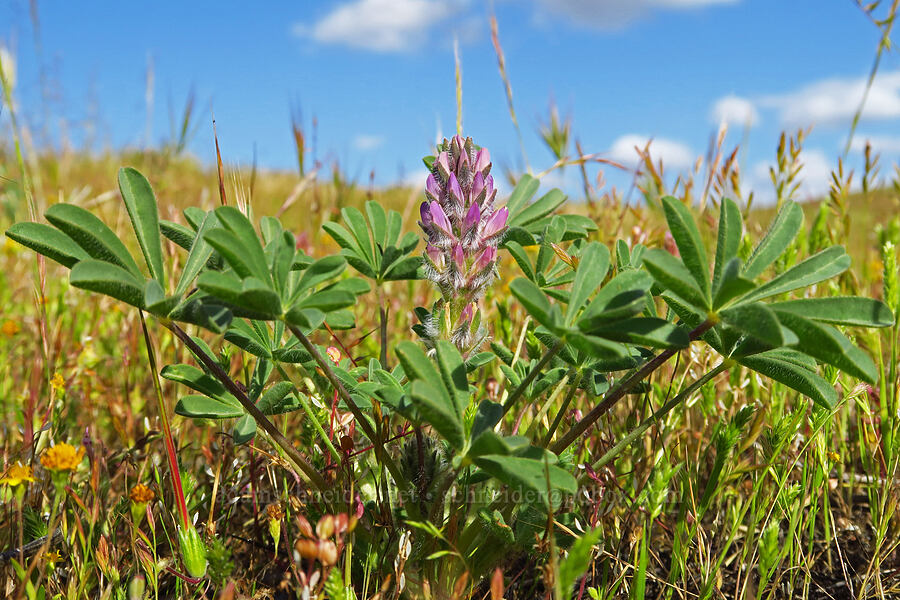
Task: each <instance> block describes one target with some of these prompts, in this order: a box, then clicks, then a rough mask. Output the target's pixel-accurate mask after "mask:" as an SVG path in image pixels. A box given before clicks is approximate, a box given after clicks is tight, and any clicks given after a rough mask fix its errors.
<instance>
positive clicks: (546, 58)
mask: <svg viewBox="0 0 900 600" xmlns="http://www.w3.org/2000/svg"><path fill="white" fill-rule="evenodd" d="M30 6H31V3H30V2H28V1H27V0H9V1H7V2H5V3H3V4H2V5H0V45H2V46H5V47H6V48H8V49H9V50H10V51H11V53H12V55H13V56H14V57H15V62H16V67H17V69H16V70H17V76H16V79H17V81H16V87H15V95H16V97H17V102H18V105H19V107H20V109H21V112H22V113H23V114H24V115H25V116H26V118H27V121H28V123H29V124H30V126H31V127H32V128H33V129H34V130H35V131H48V132H49V133H50V138H51V139H52V140H55V141H56V142H58V141H59V140H60V139H61V137H62V136H63V135H65V136H67V137H68V139H70V140H71V141H72V143H73V144H74V145H75V146H76V147H81V146H84V145H88V144H89V145H90V147H91V148H92V149H93V150H101V149H103V148H105V147H110V146H111V147H122V146H141V145H145V144H146V143H147V141H148V140H147V135H146V134H147V121H148V119H147V113H148V110H147V67H148V63H149V62H150V61H152V64H153V86H152V96H153V110H152V115H151V116H152V118H151V121H150V138H149V141H150V142H151V143H153V144H159V143H161V142H162V141H164V140H165V139H167V138H168V137H169V135H170V125H169V121H170V106H171V110H172V111H174V112H175V113H176V114H177V113H178V112H179V111H180V109H181V106H182V105H183V104H184V101H185V99H186V97H187V96H188V94H189V91H190V90H191V89H193V90H194V91H195V94H196V98H197V105H198V110H199V114H200V117H201V119H202V121H201V122H200V127H199V128H198V132H197V135H196V136H195V137H194V138H193V141H192V143H191V145H190V148H189V149H190V152H191V153H192V154H194V155H196V156H197V157H198V158H199V159H200V160H202V161H204V162H211V161H212V159H213V158H214V148H213V145H212V131H211V125H210V118H211V114H212V112H214V113H215V117H216V121H217V127H218V133H219V141H220V144H221V146H222V151H223V156H224V158H225V160H226V162H227V163H229V164H233V165H249V164H250V163H251V161H252V158H253V153H254V148H255V149H256V153H257V158H258V162H259V164H260V165H261V166H264V167H271V168H285V169H291V168H295V165H296V158H295V154H294V149H293V142H292V138H291V132H290V111H291V107H292V106H295V107H300V108H301V109H302V114H303V118H304V122H305V125H306V126H307V129H308V128H309V125H310V122H311V120H312V118H313V117H315V118H316V119H317V122H318V130H317V132H318V133H317V143H316V146H317V158H318V159H320V160H323V161H326V162H330V161H332V160H335V159H337V160H339V161H340V163H341V165H342V166H343V168H344V169H345V170H346V171H347V172H348V173H349V174H350V175H351V176H353V177H355V178H357V179H358V180H359V181H361V182H365V181H366V180H367V179H368V176H369V173H370V172H371V171H372V170H374V172H375V177H376V181H378V182H380V183H388V182H391V181H395V180H398V179H400V178H404V179H410V178H415V177H417V176H418V175H419V174H420V173H421V170H422V167H421V162H420V159H421V157H422V156H423V155H425V154H427V153H428V152H429V148H430V145H431V144H432V143H433V142H434V140H435V138H436V136H437V134H438V133H439V132H440V133H443V134H445V135H449V134H451V133H454V129H455V119H456V104H455V87H454V85H455V84H454V67H453V39H454V37H457V38H458V39H459V44H460V53H461V57H462V64H463V88H464V91H463V96H464V97H463V101H464V115H463V121H464V128H465V132H466V133H467V134H469V135H472V136H473V137H474V138H475V140H476V142H477V143H479V144H481V145H484V146H488V147H489V148H490V149H491V151H492V154H493V156H494V162H495V164H498V165H500V166H510V167H513V168H517V169H521V168H523V167H524V165H523V161H522V158H521V153H520V151H519V147H518V142H517V138H516V135H515V132H514V129H513V127H512V124H511V121H510V119H509V116H508V113H507V108H506V99H505V95H504V90H503V84H502V81H501V79H500V77H499V74H498V70H497V60H496V56H495V54H494V51H493V47H492V45H491V41H490V30H489V26H488V20H487V17H488V14H489V10H490V6H491V5H490V4H489V3H487V2H482V1H480V0H449V1H445V2H438V1H436V0H341V1H336V2H300V3H297V2H277V1H271V2H265V3H258V4H254V5H251V4H247V3H245V2H224V1H223V2H218V3H215V4H213V3H186V2H171V1H160V2H156V3H154V4H153V9H152V11H149V12H148V11H147V10H146V9H145V8H144V6H145V5H139V3H131V2H122V3H116V4H112V3H104V5H103V6H100V3H75V2H66V3H63V2H46V1H45V2H41V1H38V2H37V8H38V23H39V29H38V32H37V33H38V35H36V34H35V30H34V21H33V20H32V18H31V15H30ZM250 6H253V7H254V8H253V9H251V8H248V7H250ZM256 7H259V9H256ZM263 7H264V8H263ZM493 8H494V10H495V11H496V14H497V17H498V19H499V24H500V38H501V42H502V45H503V49H504V52H505V54H506V61H507V69H508V73H509V76H510V78H511V83H512V88H513V94H514V99H515V106H516V111H517V113H518V116H519V120H520V124H521V127H522V130H523V135H524V138H525V146H526V151H527V154H528V157H529V159H530V166H531V167H532V169H534V170H535V171H540V170H542V169H544V168H546V167H547V166H549V165H550V164H551V163H552V157H551V155H550V153H549V152H548V151H547V149H546V148H544V147H543V146H542V144H541V142H540V139H539V136H538V134H537V127H538V124H539V122H540V121H541V120H546V117H547V114H548V106H549V103H550V100H551V98H553V99H554V100H555V102H556V103H557V104H558V106H559V110H560V112H561V113H562V115H564V116H565V115H566V114H569V115H571V118H572V122H573V130H574V132H575V134H576V135H577V137H578V138H579V139H580V140H581V141H582V144H583V146H584V149H585V151H586V152H599V153H602V154H604V155H605V156H607V157H609V158H612V159H616V160H619V161H621V162H631V161H633V159H634V156H635V154H634V152H633V150H632V147H633V146H634V144H635V143H636V142H641V141H643V140H646V139H647V138H648V137H652V138H653V139H654V142H653V144H652V145H651V154H652V155H654V156H655V157H658V158H659V157H661V158H662V159H663V161H664V163H665V164H666V165H667V170H668V171H669V172H670V173H674V172H677V171H678V170H679V169H683V168H687V167H688V166H689V165H690V164H692V163H693V161H694V159H695V158H696V157H698V156H700V155H702V154H704V153H705V150H706V148H707V145H708V141H709V139H710V136H711V135H713V134H714V133H715V132H716V130H717V129H718V125H719V123H720V122H722V121H723V120H724V121H726V122H728V123H730V132H731V133H730V134H729V138H728V139H729V143H732V144H733V143H738V142H740V141H741V140H742V139H746V147H745V150H744V153H743V155H742V169H743V173H744V177H745V181H746V182H748V184H749V185H751V186H753V187H754V188H757V187H758V188H759V192H760V194H761V195H762V196H763V197H765V195H766V190H765V188H766V187H767V184H766V183H765V179H766V178H765V172H766V167H767V165H768V164H769V163H771V162H772V160H773V158H774V153H775V145H776V143H777V141H778V134H779V132H780V131H781V130H783V129H788V130H795V129H796V128H797V127H801V126H808V125H814V126H815V128H814V130H813V133H812V135H811V136H810V137H809V139H808V142H807V144H806V151H805V154H804V159H805V162H806V169H805V171H806V185H805V188H804V190H805V193H809V194H812V193H819V192H822V191H824V190H825V189H827V182H828V171H829V169H830V167H831V166H832V165H834V164H835V163H836V159H837V157H838V156H839V155H840V154H841V151H842V146H843V144H844V142H845V140H846V134H847V131H848V129H849V123H850V118H851V115H852V113H853V111H854V110H855V109H856V107H857V105H858V102H859V99H860V95H861V93H862V89H863V82H864V79H865V77H866V75H867V73H868V70H869V69H870V67H871V64H872V60H873V57H874V52H875V49H876V45H877V43H878V39H879V35H880V34H879V31H878V30H877V28H876V27H875V26H874V25H873V24H872V23H871V22H870V21H869V20H868V18H867V17H866V16H865V15H864V14H863V13H862V12H861V11H860V10H859V8H857V6H856V4H855V3H854V2H852V1H850V0H829V1H821V0H791V1H785V0H497V1H496V2H495V3H494V4H493ZM41 73H43V75H44V81H45V82H46V84H45V85H44V86H42V84H41ZM748 118H749V119H751V120H752V126H751V128H750V129H749V131H748V132H747V136H746V138H744V137H743V126H744V124H745V123H746V122H747V120H748ZM0 121H2V117H0ZM858 131H859V139H860V140H862V139H865V138H871V139H872V141H873V143H874V144H875V146H876V148H877V149H879V150H880V151H881V152H882V161H883V162H884V164H885V168H883V172H889V171H890V168H888V167H889V165H891V164H893V163H894V162H895V159H896V157H897V155H898V154H900V61H898V57H897V55H896V54H895V53H888V54H887V55H886V56H885V58H884V60H883V62H882V66H881V70H880V72H879V75H878V78H877V79H876V82H875V87H874V89H873V91H872V94H871V96H870V100H869V104H868V110H867V112H866V113H865V115H864V119H863V121H862V123H861V124H860V127H859V130H858ZM854 154H855V155H856V156H857V157H858V154H859V153H858V150H857V151H856V152H855V153H854ZM855 162H856V160H855V159H853V158H851V164H854V163H855ZM575 176H576V173H575V171H574V169H570V170H569V172H568V173H567V176H566V177H556V178H555V181H556V182H557V183H562V184H563V185H564V186H565V187H567V188H569V189H571V190H573V191H576V190H577V189H578V186H577V185H575V184H574V183H573V181H574V178H575ZM607 179H608V180H609V181H610V182H611V183H614V184H616V185H618V186H620V187H622V186H627V177H625V176H624V175H619V174H614V173H610V172H607Z"/></svg>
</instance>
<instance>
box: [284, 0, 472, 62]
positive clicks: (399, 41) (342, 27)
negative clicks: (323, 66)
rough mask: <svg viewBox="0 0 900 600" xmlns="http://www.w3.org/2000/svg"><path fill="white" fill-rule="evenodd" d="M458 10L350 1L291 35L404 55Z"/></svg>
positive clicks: (407, 0) (440, 4) (433, 4)
mask: <svg viewBox="0 0 900 600" xmlns="http://www.w3.org/2000/svg"><path fill="white" fill-rule="evenodd" d="M458 7H459V5H458V3H457V2H455V1H447V2H444V1H440V0H352V1H351V2H345V3H343V4H341V5H340V6H338V7H337V8H335V9H334V10H332V11H331V12H330V13H328V14H327V15H325V16H324V17H322V18H321V19H320V20H319V21H317V22H316V23H314V24H312V25H309V24H306V23H300V24H297V25H295V26H294V33H295V34H296V35H298V36H301V37H309V38H312V39H313V40H315V41H317V42H323V43H327V44H343V45H346V46H351V47H354V48H361V49H363V50H374V51H376V52H403V51H406V50H410V49H412V48H415V47H417V46H419V45H421V44H422V43H423V42H424V41H425V40H426V39H427V38H428V33H429V29H431V28H432V27H433V26H435V25H436V24H437V23H439V22H440V21H442V20H444V19H446V18H447V17H449V16H451V15H452V14H454V13H455V12H456V10H457V8H458Z"/></svg>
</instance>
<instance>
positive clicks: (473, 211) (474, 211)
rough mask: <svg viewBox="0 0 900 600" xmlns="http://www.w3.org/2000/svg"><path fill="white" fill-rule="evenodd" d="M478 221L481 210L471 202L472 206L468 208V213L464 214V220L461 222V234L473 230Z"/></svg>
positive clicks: (475, 203)
mask: <svg viewBox="0 0 900 600" xmlns="http://www.w3.org/2000/svg"><path fill="white" fill-rule="evenodd" d="M480 220H481V209H480V208H479V207H478V203H477V202H473V203H472V206H470V207H469V212H467V213H466V220H465V221H463V232H464V233H468V232H469V231H471V230H472V229H474V228H475V226H476V225H478V222H479V221H480Z"/></svg>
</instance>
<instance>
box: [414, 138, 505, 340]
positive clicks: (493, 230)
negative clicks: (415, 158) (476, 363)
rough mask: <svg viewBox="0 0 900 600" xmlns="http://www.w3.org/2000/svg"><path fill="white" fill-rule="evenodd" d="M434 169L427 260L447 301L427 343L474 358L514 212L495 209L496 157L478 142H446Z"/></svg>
mask: <svg viewBox="0 0 900 600" xmlns="http://www.w3.org/2000/svg"><path fill="white" fill-rule="evenodd" d="M432 167H433V168H432V170H431V173H430V174H429V176H428V179H427V180H426V181H425V203H424V204H423V205H422V206H421V207H420V212H421V216H422V220H421V226H422V229H423V230H424V233H425V240H426V242H427V243H426V245H425V253H424V254H425V255H424V257H423V260H424V266H425V274H426V277H428V279H430V280H431V281H432V282H433V283H434V284H435V287H436V288H437V290H438V291H439V292H440V294H441V299H440V301H439V302H438V303H437V304H436V305H435V307H436V308H435V310H436V312H435V313H434V317H433V319H434V321H433V323H432V326H431V328H430V329H426V332H427V333H426V334H425V335H424V336H423V339H424V340H425V344H426V345H427V346H428V347H429V348H434V344H435V343H436V341H437V339H438V338H444V339H448V340H450V341H451V342H452V343H453V344H454V345H455V346H456V347H457V348H459V350H460V351H461V352H462V353H463V355H464V356H468V355H469V353H471V352H473V351H475V350H476V349H477V348H478V347H479V346H481V345H482V344H484V343H485V340H486V339H487V337H488V331H487V328H486V327H485V326H484V325H483V324H479V325H478V326H475V325H474V322H475V315H476V314H477V311H478V310H479V308H478V307H479V302H480V300H481V299H482V298H483V297H484V294H485V292H486V290H487V289H488V288H489V287H490V285H491V283H492V282H493V281H494V278H495V277H496V276H497V275H498V273H497V256H498V254H499V251H498V250H497V245H498V243H499V242H500V239H501V237H502V236H503V234H504V232H505V230H506V228H507V222H508V221H509V210H508V209H506V208H501V209H500V210H495V208H494V199H495V198H496V196H497V191H496V190H495V189H494V178H493V177H491V174H490V172H491V154H490V152H488V150H487V149H486V148H482V149H481V150H476V146H475V144H474V142H473V141H472V138H468V137H463V136H461V135H456V136H453V137H452V138H451V139H449V140H447V139H444V140H443V142H442V143H441V144H439V145H438V147H437V153H436V156H435V159H434V163H433V165H432Z"/></svg>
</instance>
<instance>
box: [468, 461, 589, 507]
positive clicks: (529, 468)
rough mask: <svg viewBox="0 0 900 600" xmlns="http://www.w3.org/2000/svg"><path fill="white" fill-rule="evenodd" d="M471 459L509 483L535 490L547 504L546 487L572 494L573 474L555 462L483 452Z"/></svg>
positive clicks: (513, 486) (574, 489)
mask: <svg viewBox="0 0 900 600" xmlns="http://www.w3.org/2000/svg"><path fill="white" fill-rule="evenodd" d="M548 460H549V459H548ZM474 462H475V464H476V465H478V466H479V467H480V468H482V469H484V470H485V471H487V472H488V473H490V474H491V475H493V476H494V477H496V478H497V479H499V480H500V481H502V482H503V483H505V484H507V485H509V486H510V487H512V488H514V489H518V490H522V491H524V492H530V493H532V494H535V493H536V494H537V495H538V496H539V497H540V498H541V501H542V502H543V504H544V506H547V507H549V506H550V498H548V496H547V492H548V490H559V491H562V492H565V493H567V494H574V493H575V492H576V490H577V487H578V484H577V483H576V481H575V478H574V477H572V475H571V474H570V473H569V472H568V471H566V470H564V469H561V468H560V467H558V466H556V465H555V464H545V463H544V461H543V460H540V459H538V458H532V457H524V456H504V455H500V454H486V455H482V456H479V457H478V458H476V459H475V461H474ZM554 504H555V503H554Z"/></svg>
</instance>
